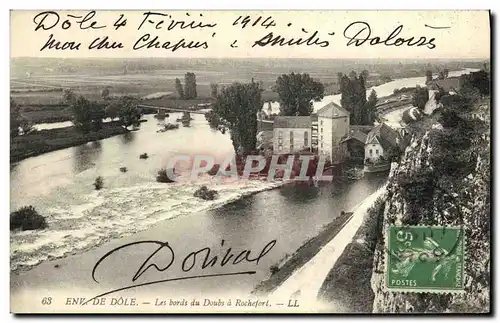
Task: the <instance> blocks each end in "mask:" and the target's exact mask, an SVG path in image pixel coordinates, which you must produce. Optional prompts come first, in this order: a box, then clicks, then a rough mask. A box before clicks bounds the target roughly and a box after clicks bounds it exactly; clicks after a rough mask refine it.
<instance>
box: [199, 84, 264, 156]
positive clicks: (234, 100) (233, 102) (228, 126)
mask: <svg viewBox="0 0 500 323" xmlns="http://www.w3.org/2000/svg"><path fill="white" fill-rule="evenodd" d="M261 94H262V88H261V87H260V86H259V84H258V83H255V82H251V83H246V84H242V83H234V84H232V85H231V86H229V87H225V88H223V89H222V91H221V93H220V94H219V96H218V97H217V101H216V102H215V104H214V105H213V109H212V111H211V113H209V114H207V115H206V118H207V120H208V121H209V124H210V126H211V127H212V128H214V129H217V130H219V131H221V132H222V133H225V132H226V131H229V133H230V137H231V141H232V143H233V148H234V151H235V152H236V153H237V154H239V153H242V154H244V155H245V154H249V153H251V152H252V151H254V150H255V145H256V143H257V113H258V112H259V111H260V109H261V108H262V99H261Z"/></svg>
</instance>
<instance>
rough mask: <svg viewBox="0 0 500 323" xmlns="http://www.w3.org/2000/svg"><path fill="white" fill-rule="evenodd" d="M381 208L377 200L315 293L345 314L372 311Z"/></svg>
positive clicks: (379, 201) (383, 204)
mask: <svg viewBox="0 0 500 323" xmlns="http://www.w3.org/2000/svg"><path fill="white" fill-rule="evenodd" d="M384 206H385V201H384V200H383V199H381V198H379V199H377V200H376V201H375V203H374V204H373V206H372V207H370V208H369V209H368V211H367V214H366V216H365V218H364V220H363V224H362V225H361V227H360V228H359V229H358V231H357V232H356V235H355V236H354V238H353V240H352V241H351V243H349V244H348V245H347V247H346V248H345V250H344V252H343V253H342V255H341V256H340V257H339V259H338V260H337V262H335V265H334V266H333V268H332V269H331V270H330V272H329V273H328V275H327V277H326V279H325V281H324V282H323V285H322V286H321V289H320V292H319V294H318V298H319V299H320V300H321V301H324V302H327V303H337V304H342V308H344V309H345V312H348V313H371V312H372V309H373V299H374V297H375V294H374V293H373V290H372V289H371V277H372V268H373V257H374V252H375V246H376V244H377V241H378V239H379V237H378V234H381V229H380V226H381V225H382V217H383V211H384Z"/></svg>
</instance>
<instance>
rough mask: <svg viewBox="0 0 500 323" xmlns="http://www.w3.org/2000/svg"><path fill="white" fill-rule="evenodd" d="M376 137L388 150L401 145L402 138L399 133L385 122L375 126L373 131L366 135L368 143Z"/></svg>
mask: <svg viewBox="0 0 500 323" xmlns="http://www.w3.org/2000/svg"><path fill="white" fill-rule="evenodd" d="M374 139H377V140H378V142H379V143H380V145H382V147H383V148H384V150H387V149H389V148H392V147H398V146H399V147H401V145H402V140H401V136H400V135H399V133H398V132H397V131H396V130H394V129H392V128H391V127H389V126H388V125H386V124H385V123H381V124H379V125H377V126H375V127H374V128H373V129H372V131H370V132H369V133H368V135H367V136H366V141H365V143H366V144H369V143H371V142H372V141H373V140H374Z"/></svg>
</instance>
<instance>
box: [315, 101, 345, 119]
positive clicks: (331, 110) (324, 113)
mask: <svg viewBox="0 0 500 323" xmlns="http://www.w3.org/2000/svg"><path fill="white" fill-rule="evenodd" d="M317 113H318V117H324V118H325V117H326V118H340V117H348V116H349V115H350V114H351V113H350V112H349V111H347V110H346V109H344V108H342V107H341V106H340V105H338V104H336V103H334V102H330V103H328V104H327V105H325V106H324V107H322V108H321V109H319V110H318V112H317Z"/></svg>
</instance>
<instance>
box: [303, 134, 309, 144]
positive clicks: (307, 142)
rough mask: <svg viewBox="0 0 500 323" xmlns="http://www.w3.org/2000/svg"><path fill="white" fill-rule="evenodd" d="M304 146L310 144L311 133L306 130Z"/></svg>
mask: <svg viewBox="0 0 500 323" xmlns="http://www.w3.org/2000/svg"><path fill="white" fill-rule="evenodd" d="M304 146H306V147H308V146H309V135H308V133H307V131H304Z"/></svg>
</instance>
